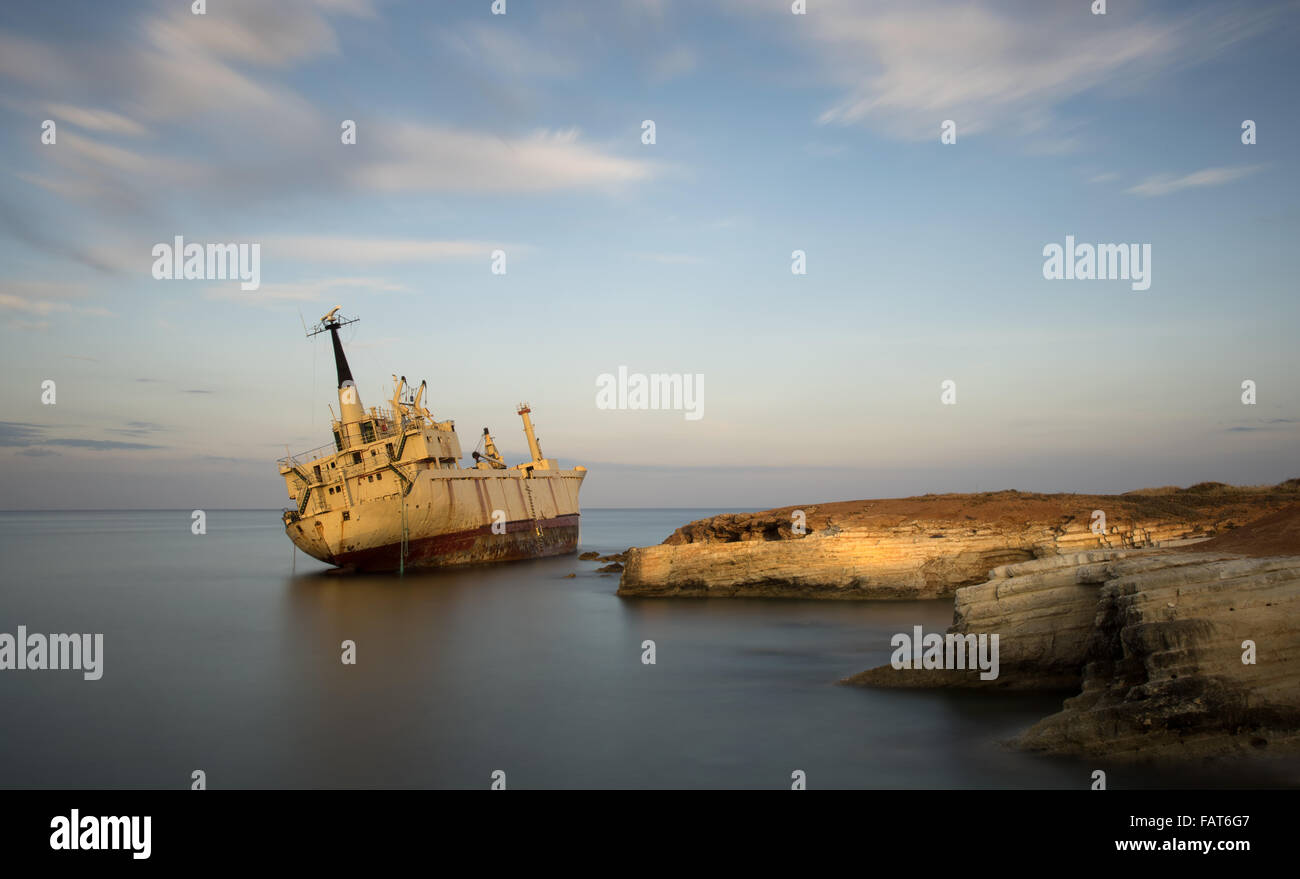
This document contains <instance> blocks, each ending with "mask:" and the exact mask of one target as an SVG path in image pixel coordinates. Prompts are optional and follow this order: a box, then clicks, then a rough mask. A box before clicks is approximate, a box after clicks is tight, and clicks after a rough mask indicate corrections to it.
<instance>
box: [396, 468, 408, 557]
mask: <svg viewBox="0 0 1300 879" xmlns="http://www.w3.org/2000/svg"><path fill="white" fill-rule="evenodd" d="M397 492H398V493H397V502H398V503H399V504H401V505H402V540H401V548H400V549H399V550H398V551H397V576H399V577H405V576H406V495H404V494H402V493H401V492H402V487H401V485H400V484H399V485H398V487H397Z"/></svg>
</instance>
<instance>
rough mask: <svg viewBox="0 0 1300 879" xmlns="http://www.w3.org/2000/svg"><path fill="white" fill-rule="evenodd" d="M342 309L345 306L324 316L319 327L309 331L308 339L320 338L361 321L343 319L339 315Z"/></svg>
mask: <svg viewBox="0 0 1300 879" xmlns="http://www.w3.org/2000/svg"><path fill="white" fill-rule="evenodd" d="M342 307H343V306H341V305H336V306H334V307H333V308H331V309H330V310H329V311H327V312H326V313H325V314H324V316H322V317H321V319H320V323H319V325H318V326H316V327H314V328H313V329H310V330H307V338H309V339H310V338H311V337H312V336H319V335H320V334H321V333H328V332H329V331H330V330H337V329H338V328H339V327H346V326H347V325H348V324H354V323H356V322H357V321H359V320H361V318H359V317H352V318H345V317H341V316H340V315H339V309H341V308H342ZM299 314H300V315H301V312H299Z"/></svg>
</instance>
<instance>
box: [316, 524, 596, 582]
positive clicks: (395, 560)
mask: <svg viewBox="0 0 1300 879" xmlns="http://www.w3.org/2000/svg"><path fill="white" fill-rule="evenodd" d="M578 519H579V517H578V516H577V515H572V516H557V517H556V518H554V519H548V520H545V521H543V522H541V523H539V524H540V526H541V534H540V535H538V534H537V532H536V530H535V529H534V527H533V525H534V523H533V522H532V520H529V519H525V520H521V521H516V522H507V523H506V533H505V534H493V533H492V527H491V526H490V525H485V526H482V527H479V528H471V529H468V530H465V531H457V532H454V533H451V534H438V535H435V536H433V537H423V538H420V539H418V540H412V541H410V542H409V543H408V544H407V547H406V567H408V568H412V567H426V568H440V567H455V566H459V565H480V564H489V563H492V562H505V561H518V560H521V559H530V558H546V557H549V556H557V555H566V554H568V553H572V552H574V551H575V550H577V548H578ZM401 551H402V548H401V544H398V543H391V544H388V545H386V546H376V547H369V548H366V549H360V550H353V551H348V552H341V553H338V554H336V555H334V556H332V557H331V558H328V559H323V560H322V561H328V562H330V563H331V564H334V565H338V566H340V567H344V568H351V569H353V570H357V571H376V572H378V571H396V570H397V569H398V567H399V562H400V557H401Z"/></svg>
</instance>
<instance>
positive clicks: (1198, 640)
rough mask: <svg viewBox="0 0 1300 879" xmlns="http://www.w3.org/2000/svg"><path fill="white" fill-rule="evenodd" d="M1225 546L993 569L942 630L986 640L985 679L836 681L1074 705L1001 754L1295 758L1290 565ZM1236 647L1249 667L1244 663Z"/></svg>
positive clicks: (876, 675)
mask: <svg viewBox="0 0 1300 879" xmlns="http://www.w3.org/2000/svg"><path fill="white" fill-rule="evenodd" d="M1269 518H1270V519H1278V517H1276V516H1274V517H1269ZM1283 518H1286V517H1285V516H1284V517H1283ZM1290 518H1291V519H1294V518H1295V516H1294V514H1292V515H1291V516H1290ZM1225 543H1227V541H1224V540H1216V541H1209V542H1207V543H1203V544H1200V545H1198V546H1195V547H1186V548H1184V549H1177V550H1170V549H1155V550H1102V551H1090V552H1078V553H1070V554H1065V555H1062V556H1059V557H1056V558H1044V559H1038V560H1034V561H1028V562H1021V563H1014V564H1010V565H1003V566H999V567H998V568H995V569H994V570H993V571H992V572H991V575H990V579H989V580H988V581H987V582H984V583H980V584H978V585H975V586H969V587H965V588H962V589H959V590H958V591H957V594H956V598H955V602H954V612H953V625H952V627H951V628H950V629H949V630H948V631H949V632H951V633H957V634H979V633H986V634H995V633H996V634H998V635H999V660H1000V662H999V665H1000V669H999V676H998V678H997V679H996V680H991V681H982V680H980V679H979V672H978V671H956V670H954V671H946V670H925V669H909V670H897V669H894V668H893V667H892V666H890V665H885V666H881V667H879V668H874V669H871V670H869V671H865V672H862V673H860V674H857V675H854V676H852V677H850V678H848V679H846V680H845V683H848V684H855V685H859V686H874V687H969V688H990V689H998V688H1001V689H1014V690H1059V689H1062V688H1067V687H1068V688H1070V689H1071V690H1073V691H1074V692H1077V693H1078V695H1075V696H1073V697H1072V698H1068V699H1066V701H1065V703H1064V705H1063V707H1062V710H1061V711H1059V712H1058V713H1056V714H1053V715H1051V716H1050V717H1046V718H1044V719H1043V720H1040V721H1039V722H1038V723H1036V724H1034V725H1033V726H1032V727H1031V728H1030V729H1029V730H1027V731H1026V732H1025V733H1023V734H1022V735H1020V736H1019V737H1018V738H1017V739H1016V740H1015V741H1014V742H1013V743H1012V744H1013V745H1014V746H1016V747H1019V748H1022V749H1026V750H1032V751H1042V752H1047V753H1054V754H1072V755H1081V756H1099V757H1106V758H1109V759H1127V758H1133V759H1149V758H1203V757H1217V756H1227V755H1233V754H1242V753H1253V754H1294V753H1296V752H1297V751H1300V555H1267V556H1263V557H1252V556H1249V555H1245V554H1240V553H1232V552H1225V551H1222V550H1216V548H1215V544H1220V545H1222V544H1225ZM1292 551H1293V552H1300V546H1297V547H1295V548H1294V549H1293V550H1292ZM1247 641H1249V642H1253V644H1254V650H1255V657H1254V659H1255V661H1254V663H1253V664H1250V663H1246V662H1243V655H1244V654H1245V653H1246V648H1247V646H1248V645H1245V644H1244V642H1247Z"/></svg>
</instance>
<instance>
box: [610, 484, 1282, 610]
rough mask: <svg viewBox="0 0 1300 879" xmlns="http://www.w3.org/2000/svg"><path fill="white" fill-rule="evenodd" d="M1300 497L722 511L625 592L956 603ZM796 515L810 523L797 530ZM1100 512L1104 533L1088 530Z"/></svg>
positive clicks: (1198, 494)
mask: <svg viewBox="0 0 1300 879" xmlns="http://www.w3.org/2000/svg"><path fill="white" fill-rule="evenodd" d="M1295 499H1296V486H1295V485H1292V484H1289V483H1284V484H1283V485H1281V486H1276V487H1274V488H1271V489H1234V488H1232V487H1230V486H1220V485H1219V484H1217V483H1207V484H1204V485H1201V486H1193V487H1192V488H1190V489H1154V490H1150V493H1132V494H1125V495H1069V494H1064V495H1043V494H1029V493H1023V492H1016V491H1006V492H995V493H985V494H970V495H926V496H924V497H917V498H895V499H887V500H874V501H846V502H841V503H833V504H817V505H808V506H804V507H802V508H797V507H783V508H780V509H776V510H767V511H765V512H761V513H743V514H726V515H721V516H713V517H710V518H708V519H701V520H699V521H696V522H691V523H689V524H687V525H684V526H682V527H681V528H679V529H677V530H676V531H675V532H673V534H672V535H670V536H669V537H668V539H667V540H665V541H664V542H663V543H662V544H660V545H658V546H650V547H641V548H636V549H631V550H629V551H628V553H627V559H626V566H625V570H624V571H623V576H622V580H621V582H620V585H619V594H620V595H641V596H665V597H776V598H832V599H880V598H886V599H888V598H895V599H916V598H939V597H946V596H949V595H952V594H953V593H954V592H955V591H956V590H957V589H958V588H961V587H963V586H968V585H973V584H977V583H980V582H982V581H983V580H985V579H986V577H987V574H988V571H989V570H990V569H992V568H995V567H998V566H1001V565H1006V564H1012V563H1017V562H1025V561H1030V560H1035V559H1045V558H1049V557H1053V556H1057V555H1060V554H1062V553H1074V552H1079V551H1084V550H1099V551H1107V550H1130V549H1134V548H1139V547H1150V546H1157V545H1169V544H1171V543H1175V542H1178V541H1184V540H1188V539H1199V538H1205V537H1209V536H1212V535H1216V534H1219V533H1222V532H1225V531H1228V530H1230V529H1232V528H1235V527H1237V526H1239V525H1241V524H1244V523H1245V522H1248V521H1251V520H1252V519H1255V518H1258V517H1259V516H1260V515H1261V514H1262V513H1267V512H1271V511H1273V510H1277V509H1280V508H1281V507H1283V506H1285V505H1286V504H1288V503H1294V502H1295ZM796 510H801V511H802V513H803V514H804V522H803V527H804V533H802V534H800V533H798V530H797V522H798V518H799V517H798V516H797V515H796ZM1094 510H1102V511H1103V512H1104V513H1105V514H1106V526H1107V527H1106V530H1105V533H1103V534H1094V533H1093V532H1092V530H1091V524H1092V514H1093V511H1094Z"/></svg>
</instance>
